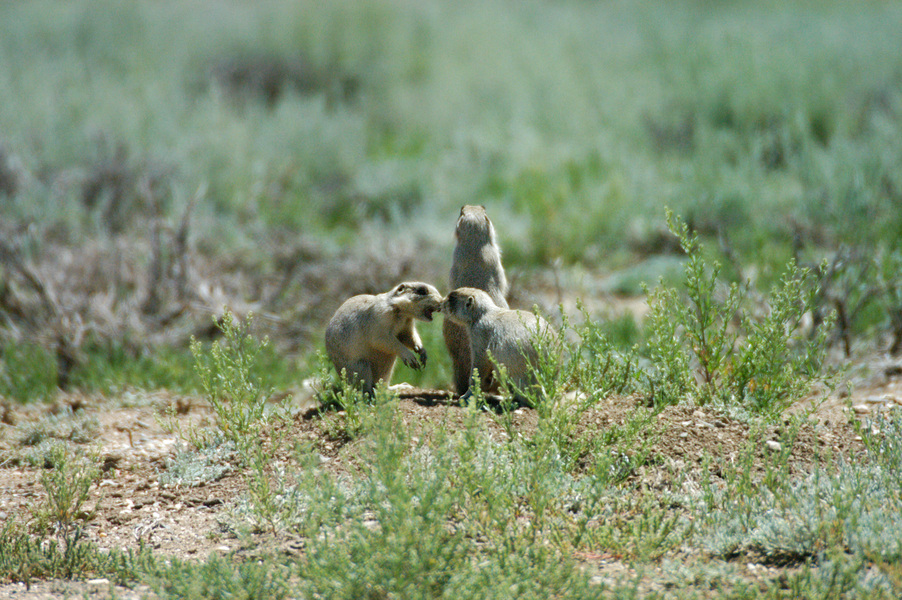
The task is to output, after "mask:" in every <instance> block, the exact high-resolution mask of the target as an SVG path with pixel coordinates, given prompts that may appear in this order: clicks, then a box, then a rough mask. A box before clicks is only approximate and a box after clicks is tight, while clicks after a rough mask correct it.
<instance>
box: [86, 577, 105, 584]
mask: <svg viewBox="0 0 902 600" xmlns="http://www.w3.org/2000/svg"><path fill="white" fill-rule="evenodd" d="M85 583H87V584H88V585H107V584H109V583H110V580H109V579H107V578H106V577H99V578H97V579H89V580H88V581H86V582H85Z"/></svg>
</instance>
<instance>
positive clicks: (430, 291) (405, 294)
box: [388, 281, 442, 321]
mask: <svg viewBox="0 0 902 600" xmlns="http://www.w3.org/2000/svg"><path fill="white" fill-rule="evenodd" d="M441 302H442V295H441V294H439V293H438V290H437V289H435V287H433V286H431V285H429V284H428V283H423V282H421V281H405V282H403V283H399V284H398V285H396V286H395V287H394V288H392V290H391V291H390V292H388V303H389V306H391V307H392V308H393V309H394V310H395V312H397V313H400V314H402V315H405V316H408V317H411V318H413V319H419V320H420V321H431V320H432V314H433V313H435V312H438V311H439V307H440V306H441Z"/></svg>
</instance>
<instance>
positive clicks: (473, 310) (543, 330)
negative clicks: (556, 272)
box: [441, 288, 552, 401]
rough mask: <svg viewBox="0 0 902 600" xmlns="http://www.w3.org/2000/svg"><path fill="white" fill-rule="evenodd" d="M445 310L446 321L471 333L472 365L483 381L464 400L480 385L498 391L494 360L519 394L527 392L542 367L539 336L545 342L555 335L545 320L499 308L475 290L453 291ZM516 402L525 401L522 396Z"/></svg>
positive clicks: (446, 301) (445, 304)
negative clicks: (536, 367) (537, 369)
mask: <svg viewBox="0 0 902 600" xmlns="http://www.w3.org/2000/svg"><path fill="white" fill-rule="evenodd" d="M441 310H442V314H444V315H445V319H446V321H447V320H450V321H454V322H456V323H457V324H459V325H461V326H463V327H465V328H466V329H467V333H468V334H469V339H470V361H471V363H472V365H473V368H474V369H477V370H478V371H479V381H478V382H476V381H473V382H472V384H471V387H470V389H469V390H468V391H467V393H466V394H464V395H463V396H461V399H462V400H466V399H467V398H469V397H470V396H471V395H472V393H473V387H472V386H473V385H477V384H478V385H479V386H480V388H481V389H482V390H483V391H485V392H490V391H495V390H496V389H497V387H498V381H497V378H496V377H495V376H494V365H493V363H492V358H494V360H495V361H496V362H497V363H498V364H499V365H503V366H504V367H505V369H507V374H508V377H509V378H510V381H511V383H512V384H513V385H514V386H515V387H516V388H517V389H518V390H526V389H527V388H528V387H529V386H531V385H533V384H534V383H535V379H534V377H533V367H535V366H536V365H537V363H538V359H539V349H538V348H536V347H535V344H534V342H535V341H536V339H537V337H536V336H538V337H539V338H544V337H545V336H547V335H548V334H549V333H550V332H551V331H552V329H551V325H549V324H548V322H547V321H546V320H545V319H543V318H542V317H540V316H537V315H534V314H533V313H531V312H527V311H523V310H509V309H507V308H502V307H500V306H496V305H495V303H494V302H493V301H492V298H491V296H489V295H488V294H487V293H485V292H484V291H482V290H477V289H475V288H459V289H456V290H454V291H452V292H451V293H449V294H448V297H447V298H445V299H444V300H442V305H441ZM490 353H491V357H492V358H490V357H489V354H490ZM471 376H472V372H471ZM515 398H516V399H517V400H518V401H521V400H523V397H522V395H520V394H516V395H515Z"/></svg>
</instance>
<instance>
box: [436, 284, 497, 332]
mask: <svg viewBox="0 0 902 600" xmlns="http://www.w3.org/2000/svg"><path fill="white" fill-rule="evenodd" d="M494 308H497V306H495V303H494V302H492V297H491V296H489V295H488V294H487V293H485V292H483V291H482V290H477V289H476V288H466V287H463V288H457V289H456V290H454V291H452V292H450V293H449V294H448V297H447V298H445V299H444V300H442V307H441V309H442V314H444V315H445V317H447V318H449V319H451V320H452V321H455V322H457V323H460V324H462V325H472V324H473V323H475V322H476V321H478V320H479V318H480V317H482V316H483V315H485V314H486V313H487V312H489V311H491V310H492V309H494Z"/></svg>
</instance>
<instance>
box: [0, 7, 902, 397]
mask: <svg viewBox="0 0 902 600" xmlns="http://www.w3.org/2000/svg"><path fill="white" fill-rule="evenodd" d="M899 48H902V5H900V4H899V3H896V2H886V1H878V0H869V1H865V2H859V1H855V2H853V1H851V0H835V1H825V2H811V1H804V0H799V1H794V2H775V1H764V2H743V1H738V0H737V1H730V2H710V1H704V0H681V1H677V2H664V1H662V0H652V1H650V2H643V3H637V2H629V1H626V0H623V1H613V2H584V1H577V0H561V1H556V2H550V1H539V0H530V1H526V2H518V1H514V0H488V1H482V0H481V1H478V2H477V1H473V0H464V1H461V2H442V1H439V0H426V1H417V2H414V1H411V0H366V1H359V0H334V1H331V2H318V1H315V0H301V1H298V2H286V1H284V0H278V1H277V0H263V1H259V2H244V1H235V2H228V3H223V2H215V1H213V0H189V1H178V2H176V1H173V0H160V1H155V2H148V1H144V2H140V1H139V2H130V3H126V4H122V3H119V2H114V1H113V0H66V1H63V0H35V1H32V2H22V1H13V2H4V3H2V4H0V222H4V223H7V224H11V226H16V227H20V228H24V227H30V228H31V229H30V230H31V231H33V232H35V233H36V235H35V239H36V240H38V242H36V243H38V244H39V243H40V240H46V239H54V240H62V241H64V242H65V243H69V244H73V245H77V244H79V243H80V242H81V241H83V240H85V239H90V238H92V237H95V236H105V235H111V234H122V233H125V234H128V233H130V232H145V233H146V230H147V228H148V222H149V220H150V219H152V218H155V217H160V216H162V217H165V218H167V219H169V220H170V221H175V220H178V219H179V218H180V217H181V216H182V215H183V214H186V208H187V206H188V205H189V202H190V198H192V197H194V196H195V190H198V189H199V188H202V189H206V193H205V194H203V195H199V196H197V197H198V198H199V199H200V200H199V201H198V202H197V205H195V206H193V207H192V232H191V233H192V237H193V240H194V243H195V245H196V247H197V248H198V249H199V250H200V251H201V252H203V253H205V254H206V255H227V256H235V255H239V256H241V255H244V256H250V257H252V258H251V260H250V261H249V262H250V263H253V262H254V261H256V262H257V264H264V265H269V264H271V262H272V261H271V260H269V259H267V258H266V257H265V256H263V255H264V254H265V253H267V252H269V251H270V250H271V247H269V246H266V245H263V244H261V243H260V241H261V239H274V240H284V239H297V238H299V237H301V236H303V237H304V238H305V239H314V240H316V241H317V242H318V243H322V244H324V245H326V246H327V247H329V248H331V249H335V248H341V247H344V246H352V245H354V244H359V243H362V242H361V241H360V240H361V238H360V236H359V233H360V232H361V231H363V230H364V229H366V228H372V227H374V226H375V227H383V228H385V229H386V230H389V231H401V230H404V229H405V228H406V227H409V226H410V224H411V223H413V224H415V225H414V226H415V227H416V229H417V233H416V235H417V236H418V237H419V238H421V239H423V240H427V241H428V243H429V244H431V245H433V246H436V247H437V251H436V252H437V254H438V255H441V256H450V248H451V244H452V243H453V241H452V236H451V233H450V230H451V224H452V223H453V218H454V215H456V214H457V209H458V207H459V206H460V205H462V204H464V203H479V204H485V205H486V206H487V207H488V208H489V212H490V214H491V215H492V218H493V220H494V222H495V223H496V226H497V229H498V232H499V235H500V238H501V242H502V246H503V248H504V256H505V261H506V264H507V266H508V268H514V269H523V270H528V269H531V268H537V267H539V268H541V267H544V266H547V265H549V264H551V263H552V262H553V261H557V260H558V259H560V260H561V261H562V264H563V265H564V266H567V265H573V264H579V265H580V266H585V267H587V268H588V269H590V270H592V271H597V272H602V273H606V272H609V271H615V270H618V269H622V268H628V269H634V268H635V269H637V271H629V270H627V271H626V274H625V275H619V276H618V277H619V282H620V283H617V284H616V286H615V289H614V291H618V290H619V291H620V292H626V293H629V292H630V291H631V292H632V293H635V292H636V291H637V290H638V289H639V284H640V283H641V282H642V281H647V282H648V283H650V284H653V283H654V280H655V279H656V277H655V276H651V277H650V278H649V279H646V275H644V274H643V273H644V271H643V269H646V267H648V268H647V269H646V270H647V271H648V272H650V273H655V272H657V271H659V270H661V269H665V273H669V272H671V271H672V270H673V269H672V267H673V266H675V265H672V264H670V263H669V262H668V261H669V260H670V259H671V258H672V256H668V255H673V254H674V253H677V254H678V252H679V251H678V250H677V249H676V248H675V245H674V243H673V240H672V239H668V234H667V231H666V227H665V225H664V207H665V206H668V207H670V208H671V209H672V210H673V211H674V212H675V213H676V214H679V215H682V216H683V217H684V218H685V220H686V221H687V223H688V224H689V225H690V227H691V228H692V229H693V230H694V231H697V232H698V233H699V234H700V236H701V237H702V239H704V240H705V241H706V242H707V247H708V248H711V249H713V251H714V252H719V253H724V254H727V255H728V256H729V257H730V260H727V261H724V264H725V268H724V275H725V276H728V277H729V278H731V279H734V280H744V279H746V278H749V277H751V278H752V279H753V285H757V286H759V287H760V288H761V289H767V288H768V287H769V286H770V285H772V284H774V283H776V281H777V278H778V276H779V273H780V272H781V270H782V268H783V266H784V265H785V264H786V262H787V260H788V259H789V258H791V257H793V256H797V257H799V258H801V259H803V260H808V261H810V263H811V264H817V263H818V262H819V261H820V260H821V258H823V255H824V254H826V253H829V252H830V251H832V250H835V249H837V248H839V247H841V246H843V245H849V246H855V247H862V248H864V252H865V254H867V253H869V252H871V251H873V252H871V253H873V254H876V253H885V254H892V253H893V252H894V251H896V252H897V251H898V250H899V248H900V243H899V240H900V239H902V211H899V205H900V201H902V146H900V145H899V144H898V140H899V139H900V138H902V53H899V52H898V49H899ZM274 243H278V242H274ZM430 251H431V250H430ZM430 251H426V252H427V253H428V252H430ZM430 255H435V254H430ZM449 260H450V259H449ZM674 260H675V259H674ZM668 265H670V266H668ZM740 266H741V268H740ZM630 273H633V274H632V275H630ZM427 275H428V273H427ZM434 277H435V279H436V281H438V280H439V278H443V277H444V272H436V273H435V274H434ZM0 283H2V282H0ZM0 289H2V285H0ZM875 306H876V304H870V305H867V306H863V307H862V309H861V310H860V311H859V316H858V320H857V321H856V323H853V324H852V325H853V329H854V330H855V331H862V330H870V329H872V328H873V326H874V324H878V325H879V324H881V323H885V322H886V316H885V315H886V314H887V312H886V310H884V309H883V308H875ZM892 309H893V307H889V309H887V310H892ZM424 337H425V336H424ZM628 337H630V338H632V339H635V336H634V335H633V334H630V335H629V336H628ZM428 345H429V348H430V349H431V350H433V352H431V355H432V356H434V357H436V358H438V357H439V356H440V355H442V348H441V343H440V340H438V338H436V340H431V341H429V342H428ZM29 352H31V350H29V349H28V348H24V349H21V350H11V349H9V348H6V349H5V350H4V357H5V358H4V361H6V358H7V357H12V360H18V359H17V358H16V357H21V356H23V355H25V354H28V353H29ZM41 352H43V351H41ZM312 352H313V349H309V351H308V354H309V355H312ZM23 353H24V354H23ZM99 353H100V354H101V355H107V356H108V357H109V362H110V364H111V365H113V366H114V367H115V365H116V364H120V365H121V366H122V373H123V375H122V376H121V377H120V376H112V377H111V376H108V375H106V374H104V373H103V368H99V369H98V370H97V371H98V372H99V373H100V374H99V375H98V374H97V373H87V374H85V375H83V376H82V378H83V379H84V381H85V385H88V386H97V385H100V386H103V385H109V381H114V382H118V381H121V380H123V379H124V378H129V379H131V378H134V377H137V378H138V379H140V382H138V383H137V385H167V386H168V385H176V386H177V387H184V385H185V383H184V381H185V375H184V374H185V373H186V372H188V369H187V368H186V365H188V364H190V361H188V360H185V359H186V356H187V354H186V353H184V356H179V357H173V358H172V359H171V360H170V358H168V357H163V360H162V361H160V360H158V359H157V358H153V359H151V360H149V361H148V362H147V363H146V364H145V363H142V362H141V360H137V361H133V360H131V357H128V356H127V355H122V353H121V352H120V351H119V350H117V349H115V348H114V349H112V350H101V351H100V352H99ZM120 355H121V356H120ZM122 356H125V357H126V358H127V359H128V360H119V358H122ZM117 357H119V358H117ZM37 358H38V361H39V362H40V360H43V359H47V360H51V357H50V356H38V357H37ZM139 359H140V357H139ZM91 360H93V359H91ZM51 362H52V360H51ZM10 364H13V363H10ZM166 365H170V366H171V369H169V368H168V367H167V366H166ZM167 369H168V370H167ZM113 370H115V369H113ZM446 370H447V365H446V364H444V363H442V362H440V361H439V362H433V363H432V364H431V365H430V367H429V370H428V371H427V372H425V373H406V372H405V369H404V368H403V367H399V369H398V371H399V376H404V377H407V378H413V379H414V381H415V383H428V382H429V381H432V382H435V381H436V380H437V379H438V378H440V377H441V376H442V375H443V374H444V373H445V372H446ZM126 371H127V373H126ZM157 371H159V372H157ZM163 371H165V372H163ZM154 372H156V373H157V374H152V373H154ZM5 373H6V374H5V375H3V376H2V377H0V385H2V386H4V387H5V388H11V387H12V385H13V384H11V383H10V382H9V378H10V375H9V369H8V368H7V371H6V372H5ZM76 375H77V374H76ZM16 377H24V378H25V379H28V378H29V375H28V373H23V374H22V375H16ZM76 379H77V376H76ZM98 379H101V380H103V381H106V382H107V383H102V382H100V383H98V381H97V380H98ZM17 385H18V384H17ZM22 385H24V386H25V388H30V387H34V386H35V385H36V386H37V388H36V389H35V390H34V391H29V392H27V394H29V395H33V396H41V395H45V394H46V393H47V389H52V388H53V387H54V385H55V383H53V382H50V383H47V382H44V383H41V382H38V383H37V384H34V385H32V384H31V383H28V382H27V381H26V382H24V383H22ZM41 386H44V387H41ZM47 386H49V388H47V389H44V388H45V387H47ZM38 388H40V389H38ZM4 393H8V392H4Z"/></svg>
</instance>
